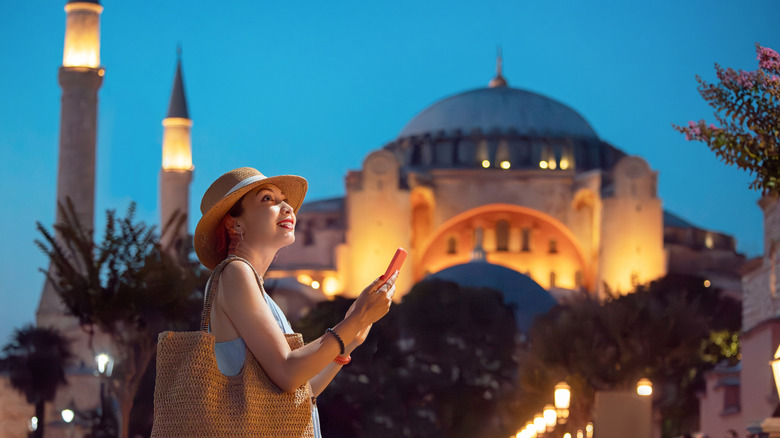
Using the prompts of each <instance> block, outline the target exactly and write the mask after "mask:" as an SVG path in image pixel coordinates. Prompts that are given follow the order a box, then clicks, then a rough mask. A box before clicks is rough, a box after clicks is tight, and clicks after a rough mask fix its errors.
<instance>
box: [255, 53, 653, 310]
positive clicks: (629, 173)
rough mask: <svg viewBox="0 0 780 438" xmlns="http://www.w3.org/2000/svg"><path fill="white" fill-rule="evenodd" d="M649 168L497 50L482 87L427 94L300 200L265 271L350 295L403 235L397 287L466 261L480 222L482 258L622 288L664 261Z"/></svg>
mask: <svg viewBox="0 0 780 438" xmlns="http://www.w3.org/2000/svg"><path fill="white" fill-rule="evenodd" d="M499 63H500V58H499ZM657 178H658V174H657V172H655V171H654V170H652V169H651V168H650V166H649V165H648V164H647V162H645V160H643V159H642V158H641V157H637V156H628V155H626V154H625V153H624V152H622V151H621V150H619V149H617V148H616V147H614V146H612V145H610V144H608V143H607V142H605V141H603V140H601V139H600V138H599V137H598V135H597V134H596V132H595V131H594V129H593V128H592V127H591V126H590V125H589V124H588V123H587V121H586V120H585V119H584V118H583V117H582V116H581V115H580V114H578V113H577V112H576V111H574V110H573V109H571V108H570V107H568V106H566V105H564V104H562V103H560V102H557V101H555V100H553V99H550V98H548V97H545V96H542V95H539V94H536V93H533V92H530V91H526V90H521V89H516V88H511V87H510V86H509V85H508V82H507V80H506V79H505V78H504V76H503V75H502V72H501V71H500V64H499V71H498V74H497V75H496V77H495V78H494V79H493V80H492V81H491V82H490V84H489V86H488V87H485V88H479V89H475V90H471V91H466V92H464V93H460V94H456V95H454V96H450V97H447V98H444V99H442V100H441V101H439V102H436V103H434V104H432V105H431V106H429V107H428V108H425V109H424V110H423V111H421V112H420V113H419V114H418V115H416V116H415V117H414V118H412V119H411V120H410V121H409V122H408V123H407V124H406V126H405V127H404V128H403V129H402V130H401V131H400V133H399V135H398V137H397V138H396V139H395V140H393V141H391V142H390V143H388V144H386V145H385V146H383V147H382V148H380V149H378V150H375V151H373V152H371V153H370V154H368V156H367V157H366V158H365V160H364V162H363V166H362V168H361V169H358V170H354V171H351V172H349V173H348V175H347V176H346V194H345V196H344V197H343V198H337V199H329V200H325V201H310V202H307V203H305V204H304V206H303V207H302V208H301V211H300V214H299V218H298V224H299V229H298V240H297V241H296V243H295V244H294V245H293V246H291V247H290V248H289V249H288V250H286V251H284V252H283V253H280V255H279V258H278V260H277V261H276V262H275V263H274V264H273V265H272V267H271V269H272V271H271V272H269V276H278V277H286V276H297V275H301V274H306V275H308V276H310V277H311V278H312V279H314V280H321V278H323V277H324V276H325V275H327V276H330V277H332V278H335V279H336V280H337V281H338V285H339V288H338V289H339V292H340V293H342V294H344V295H346V296H354V295H355V294H357V293H358V292H360V290H362V288H363V287H364V286H365V285H366V284H369V283H370V282H371V281H372V280H373V279H374V278H376V277H377V276H378V275H380V274H381V273H382V272H383V270H384V268H385V266H386V265H387V263H388V262H389V260H390V257H391V256H392V254H393V251H394V250H395V248H396V247H399V246H401V247H404V248H406V249H407V250H408V251H409V258H408V259H407V263H406V266H405V267H404V273H403V275H402V276H401V278H400V280H399V283H398V291H399V293H398V297H399V299H400V298H401V297H402V295H403V294H404V293H406V292H407V291H408V290H409V289H410V288H411V286H412V285H413V284H414V283H416V282H418V281H420V280H421V279H423V278H424V277H425V276H426V275H429V274H434V273H437V272H440V271H442V270H445V269H447V268H450V267H453V266H457V265H460V264H464V263H467V262H469V261H470V260H471V251H472V249H473V248H474V245H475V235H476V230H477V229H481V230H483V231H484V240H483V245H484V250H485V253H486V261H488V262H489V263H492V264H495V265H500V266H503V267H506V268H509V269H511V270H513V271H516V272H518V273H520V274H522V275H525V276H527V277H528V278H530V279H532V280H533V281H534V282H536V283H537V284H538V285H540V286H541V287H542V288H544V289H545V290H547V291H549V292H550V293H551V294H552V295H553V296H554V297H556V298H557V299H558V300H561V299H565V298H566V297H567V296H569V295H571V294H572V293H573V291H581V290H584V291H587V292H588V293H590V294H592V295H594V296H603V294H604V293H605V290H604V287H605V285H606V287H608V288H609V289H611V290H612V291H615V292H619V293H628V292H630V291H631V290H633V288H634V286H636V285H637V284H641V283H646V282H649V281H651V280H654V279H656V278H659V277H661V276H663V275H665V273H666V272H667V256H666V249H665V245H664V211H663V208H662V202H661V200H660V199H659V198H658V196H657V185H658V182H657Z"/></svg>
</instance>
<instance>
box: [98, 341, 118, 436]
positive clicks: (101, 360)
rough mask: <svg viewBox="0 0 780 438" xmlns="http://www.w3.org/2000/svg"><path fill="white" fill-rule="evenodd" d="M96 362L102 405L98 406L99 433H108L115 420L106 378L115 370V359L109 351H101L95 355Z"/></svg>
mask: <svg viewBox="0 0 780 438" xmlns="http://www.w3.org/2000/svg"><path fill="white" fill-rule="evenodd" d="M95 362H97V372H98V375H99V376H100V406H99V407H98V419H99V421H100V428H99V431H100V432H98V433H102V434H106V433H108V432H107V429H110V428H111V425H112V424H113V422H114V418H113V410H112V409H110V406H109V405H108V400H107V397H106V379H107V378H109V377H111V373H112V372H113V370H114V360H113V358H112V357H111V356H109V355H108V354H107V353H100V354H98V355H97V356H95ZM107 408H109V409H107ZM109 415H111V417H109ZM101 436H102V435H101Z"/></svg>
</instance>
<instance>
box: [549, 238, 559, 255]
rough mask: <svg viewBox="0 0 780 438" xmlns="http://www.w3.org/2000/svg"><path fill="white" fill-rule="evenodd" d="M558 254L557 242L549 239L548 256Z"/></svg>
mask: <svg viewBox="0 0 780 438" xmlns="http://www.w3.org/2000/svg"><path fill="white" fill-rule="evenodd" d="M557 252H558V241H557V240H555V239H550V254H556V253H557Z"/></svg>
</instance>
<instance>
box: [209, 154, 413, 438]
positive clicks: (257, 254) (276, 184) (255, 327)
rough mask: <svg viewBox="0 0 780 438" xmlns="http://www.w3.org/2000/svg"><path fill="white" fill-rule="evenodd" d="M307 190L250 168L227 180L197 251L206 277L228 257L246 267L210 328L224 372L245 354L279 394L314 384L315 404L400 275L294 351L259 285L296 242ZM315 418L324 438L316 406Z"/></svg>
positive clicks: (218, 187)
mask: <svg viewBox="0 0 780 438" xmlns="http://www.w3.org/2000/svg"><path fill="white" fill-rule="evenodd" d="M306 188H307V182H306V180H305V179H303V178H301V177H298V176H289V175H286V176H274V177H265V176H264V175H263V174H261V173H260V172H258V171H257V170H255V169H252V168H248V167H243V168H240V169H234V170H231V171H230V172H227V173H226V174H224V175H222V176H221V177H220V178H219V179H217V180H216V181H215V182H214V183H213V184H212V185H211V186H210V187H209V188H208V190H206V193H205V194H204V196H203V201H202V202H201V212H202V213H203V217H202V218H201V220H200V221H199V222H198V226H197V228H196V229H195V251H196V253H197V255H198V258H199V259H200V261H201V263H203V265H204V266H206V267H207V268H209V269H214V268H215V267H216V266H217V265H219V264H220V263H221V262H222V261H223V260H225V259H226V258H228V256H237V257H240V258H241V259H244V260H245V261H246V262H248V263H246V262H242V261H240V260H238V259H236V260H235V261H232V262H230V263H228V264H227V265H225V266H224V268H223V269H222V272H221V275H220V278H219V282H218V287H217V291H216V295H215V296H214V299H213V303H212V308H211V314H210V315H211V318H210V323H211V331H212V333H213V335H214V337H215V340H216V345H215V348H214V350H215V355H216V358H217V365H218V367H219V369H220V371H221V372H222V373H223V374H225V375H235V374H237V373H239V372H240V371H241V367H242V365H243V364H244V358H245V354H246V349H247V348H248V349H249V351H251V352H252V355H253V356H254V357H255V358H257V360H258V362H259V363H260V365H261V366H262V368H263V370H264V371H265V373H266V374H267V375H268V377H269V378H270V379H271V380H272V381H273V382H274V383H275V384H276V385H277V386H278V387H279V388H280V389H282V390H284V391H288V392H292V391H294V390H295V389H296V388H299V387H300V386H302V385H305V384H306V383H307V382H309V383H310V385H311V390H312V396H313V397H316V396H317V395H319V394H320V393H321V392H322V390H323V389H325V387H326V386H327V385H328V383H330V381H331V380H332V379H333V377H334V376H335V375H336V373H338V372H339V370H340V369H341V366H342V365H343V364H346V363H348V362H349V360H350V353H351V352H352V351H353V350H354V349H355V348H357V347H358V346H359V345H360V344H361V343H362V342H363V341H364V340H365V339H366V336H367V335H368V332H369V330H370V329H371V324H373V323H374V322H376V321H378V320H379V319H380V318H382V317H383V316H384V315H385V314H386V313H387V312H388V310H389V308H390V304H391V302H392V297H393V294H394V293H395V279H396V278H397V276H398V272H396V273H395V274H394V275H393V276H392V277H390V278H389V279H386V281H380V279H377V280H375V281H374V282H373V283H372V284H371V285H369V286H368V287H367V288H366V289H365V290H363V292H362V293H361V294H360V295H359V296H358V298H357V299H356V300H355V302H354V304H353V305H352V307H350V309H349V311H348V312H347V314H346V316H345V318H344V320H342V321H341V322H340V323H339V324H337V325H336V326H335V327H333V328H332V329H328V331H326V332H325V333H324V334H323V335H322V336H321V337H320V338H319V339H317V340H315V341H314V342H310V343H309V344H307V345H305V346H303V347H301V348H298V349H296V350H291V349H290V346H289V345H288V343H287V341H286V340H285V336H284V334H285V333H292V329H291V328H290V324H289V323H288V322H287V319H286V318H285V317H284V315H283V314H282V312H281V310H280V309H279V307H278V306H277V305H276V304H275V303H274V302H273V300H272V299H271V298H270V297H269V296H268V295H267V294H265V292H264V291H263V290H262V278H261V277H262V275H263V274H264V273H265V271H266V270H267V269H268V266H269V265H270V264H271V262H272V261H273V259H274V257H275V255H276V252H277V251H278V250H279V249H281V248H283V247H285V246H287V245H290V244H292V243H293V242H294V241H295V221H296V217H295V214H296V212H297V211H298V209H299V208H300V206H301V204H302V203H303V199H304V196H305V195H306ZM255 271H256V272H257V273H258V274H259V276H256V274H255ZM213 280H214V278H212V279H210V280H209V281H210V282H211V281H213ZM312 417H313V418H312V420H313V423H314V431H315V436H317V437H319V436H321V435H320V432H319V419H318V417H317V410H316V404H315V405H314V406H313V408H312Z"/></svg>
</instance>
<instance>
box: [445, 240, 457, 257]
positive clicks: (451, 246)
mask: <svg viewBox="0 0 780 438" xmlns="http://www.w3.org/2000/svg"><path fill="white" fill-rule="evenodd" d="M457 253H458V241H457V240H455V238H454V237H450V238H449V239H447V254H457Z"/></svg>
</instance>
